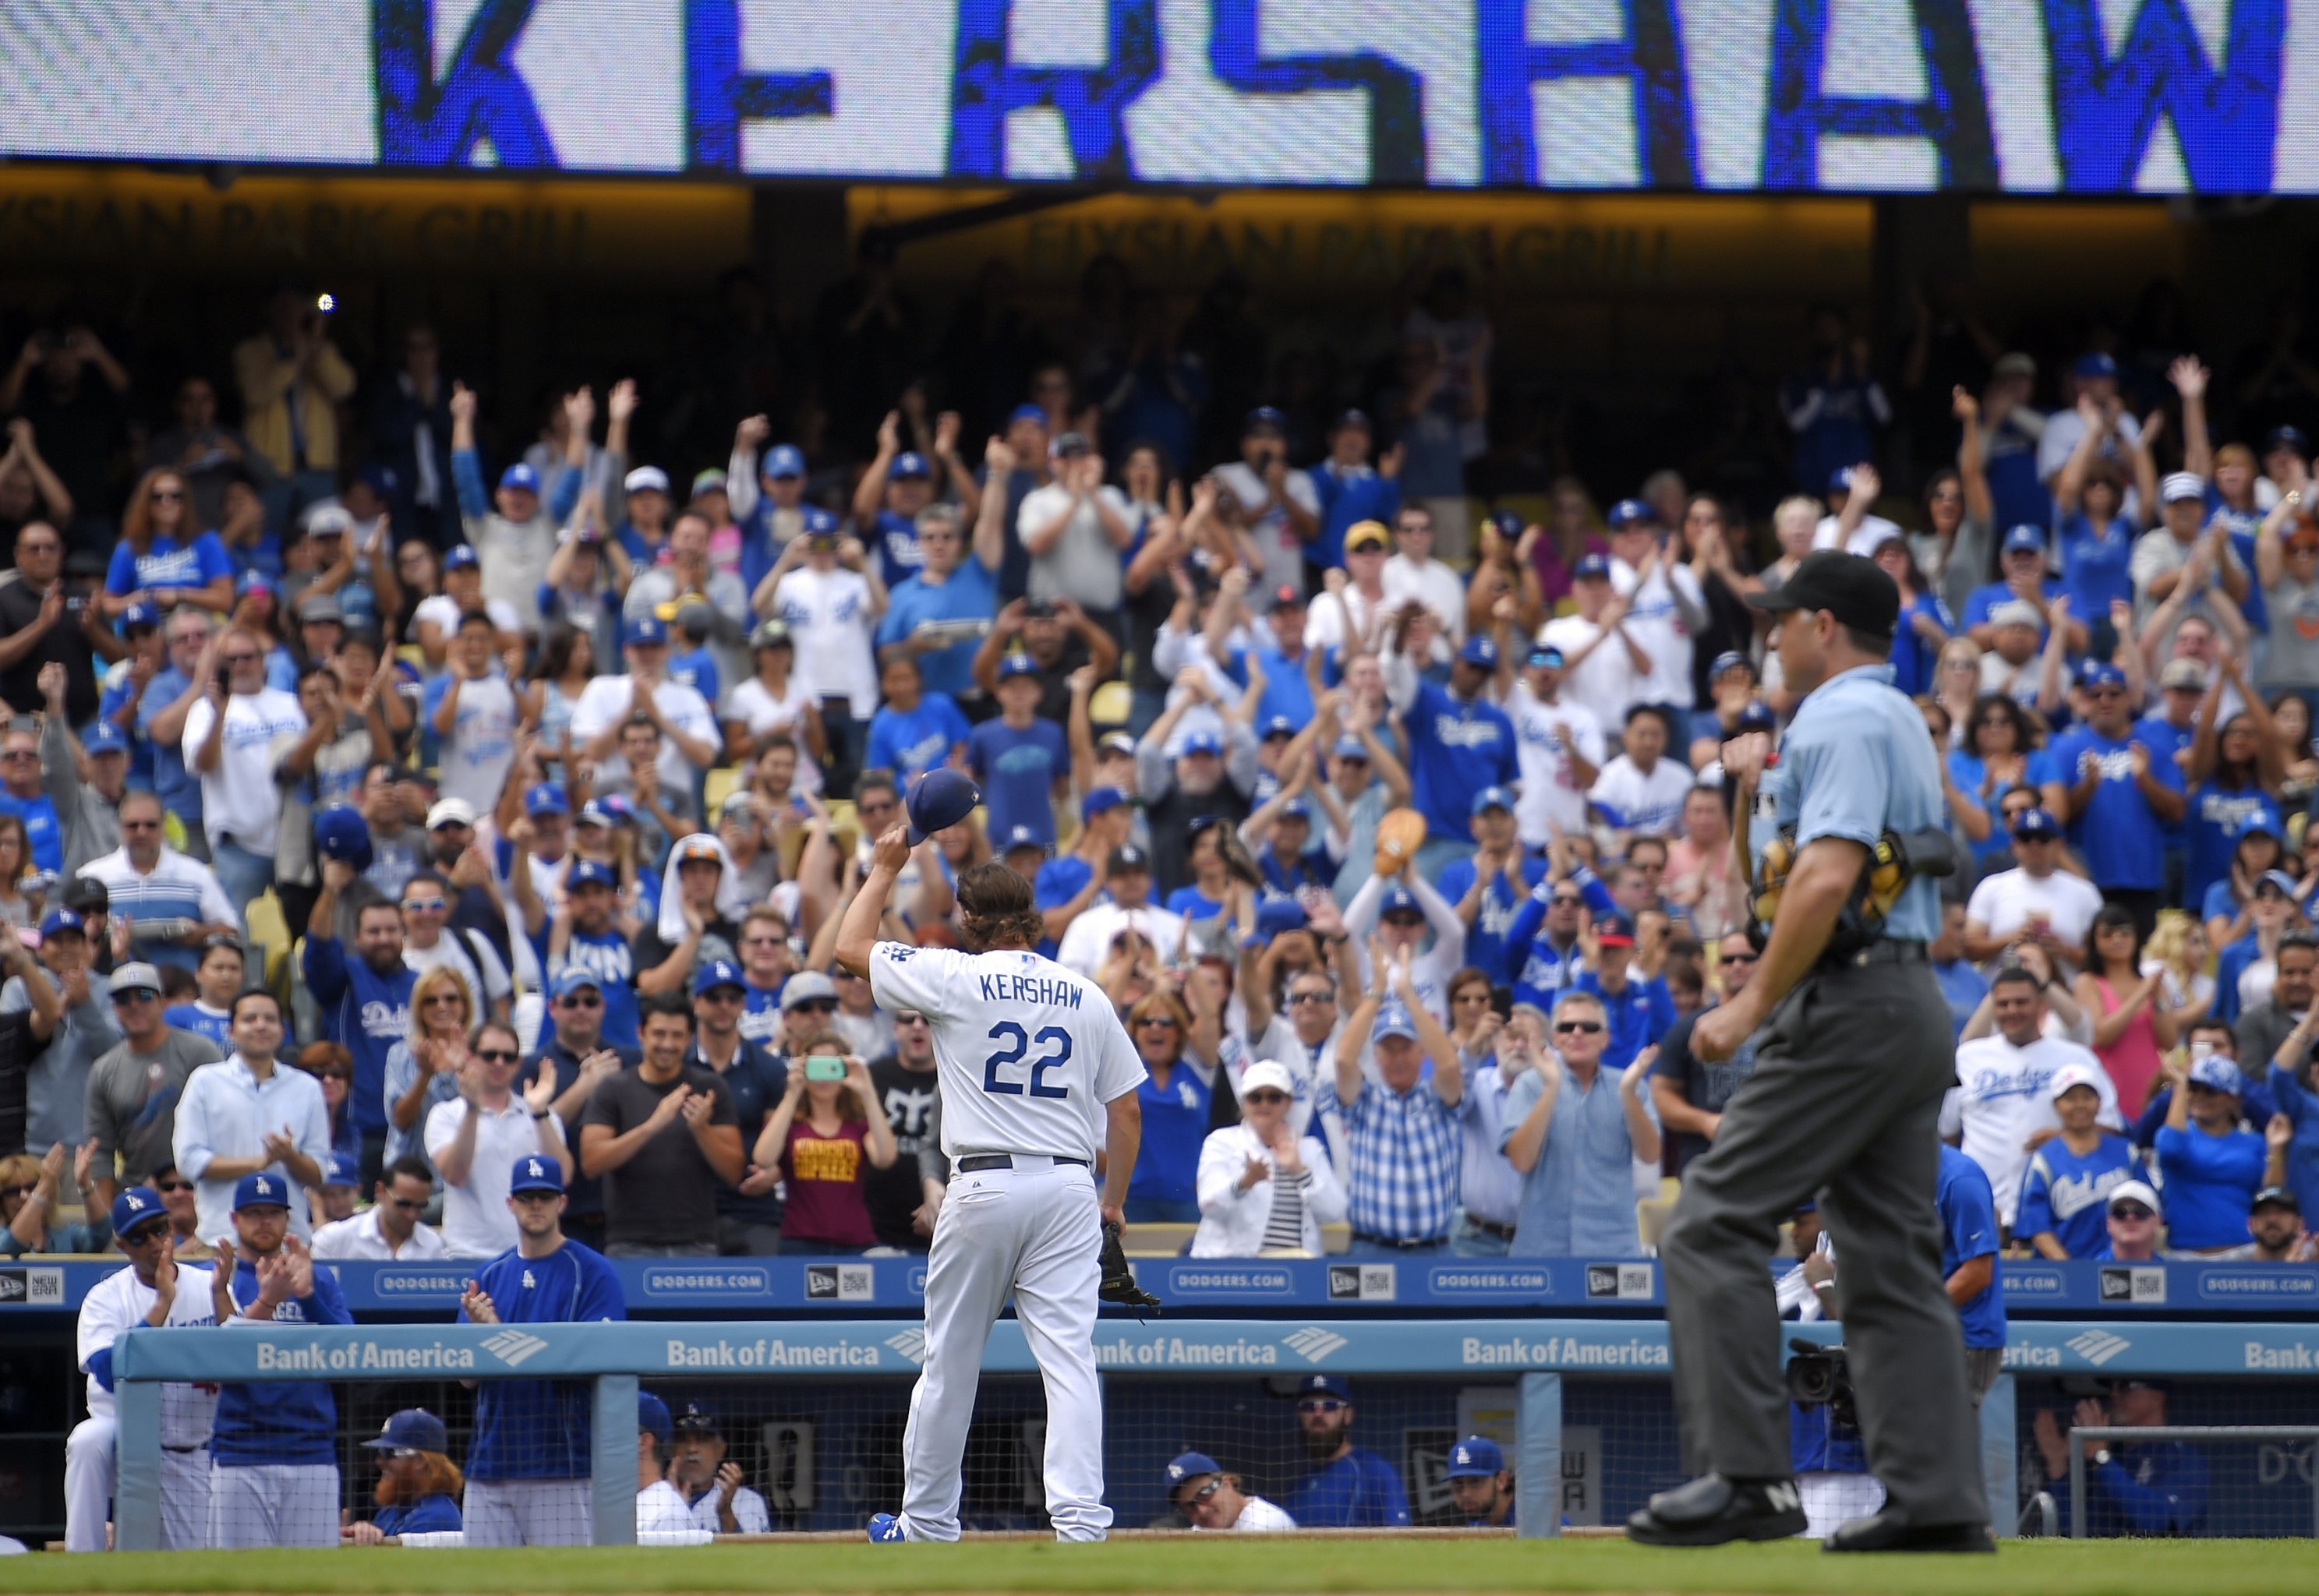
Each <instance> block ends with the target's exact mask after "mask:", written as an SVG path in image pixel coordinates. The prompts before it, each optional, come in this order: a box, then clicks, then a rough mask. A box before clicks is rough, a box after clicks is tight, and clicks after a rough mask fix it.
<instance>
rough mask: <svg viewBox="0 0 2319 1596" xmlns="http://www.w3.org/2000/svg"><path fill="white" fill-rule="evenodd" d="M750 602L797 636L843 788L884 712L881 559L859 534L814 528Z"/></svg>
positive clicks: (833, 777)
mask: <svg viewBox="0 0 2319 1596" xmlns="http://www.w3.org/2000/svg"><path fill="white" fill-rule="evenodd" d="M749 602H750V605H751V607H752V608H753V609H755V611H756V612H757V613H758V614H759V615H762V616H763V617H765V618H767V619H769V620H779V621H781V623H783V624H784V625H786V626H787V627H789V629H790V636H791V637H792V638H794V639H795V640H796V643H797V670H798V678H799V682H800V683H801V684H802V685H803V687H804V688H805V690H806V691H807V692H808V694H810V695H811V696H812V697H813V698H815V699H818V700H819V701H820V703H821V707H822V724H823V726H824V727H825V728H826V731H827V732H828V734H829V743H830V747H829V758H828V760H827V761H826V765H825V768H826V770H827V771H828V774H829V780H830V786H831V789H833V790H835V791H840V792H842V791H844V790H845V789H846V788H848V787H849V786H851V785H852V784H853V777H854V775H855V774H856V773H857V772H858V771H860V770H861V769H862V763H861V751H862V737H863V736H864V735H867V726H868V722H869V719H870V717H871V716H872V715H875V714H876V713H877V712H878V666H877V663H876V660H875V657H874V655H873V654H872V653H871V639H872V637H873V636H874V635H875V634H876V631H877V627H878V621H879V618H880V617H881V616H883V615H884V614H885V613H886V605H887V594H886V584H885V582H884V581H883V580H882V579H881V578H880V576H879V574H878V567H877V562H876V561H874V560H871V559H869V558H867V557H866V556H865V554H864V552H863V550H862V545H861V544H860V543H859V542H858V541H857V540H855V539H853V538H851V537H847V538H844V539H842V540H841V539H840V537H838V535H837V532H836V529H835V527H833V528H831V529H829V530H828V531H818V530H815V529H811V528H808V530H807V531H806V533H805V535H804V536H802V537H797V538H793V539H792V540H790V543H788V544H787V545H785V546H783V547H782V549H781V557H780V558H779V559H777V560H775V561H774V562H773V567H772V569H771V570H770V571H768V572H767V573H765V577H764V580H763V581H762V582H759V583H758V584H757V588H756V591H755V592H754V593H753V594H752V595H750V600H749Z"/></svg>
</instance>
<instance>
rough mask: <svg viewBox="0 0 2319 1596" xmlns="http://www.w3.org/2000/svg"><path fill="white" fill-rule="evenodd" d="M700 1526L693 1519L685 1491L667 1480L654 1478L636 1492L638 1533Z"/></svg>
mask: <svg viewBox="0 0 2319 1596" xmlns="http://www.w3.org/2000/svg"><path fill="white" fill-rule="evenodd" d="M698 1528H700V1526H699V1525H698V1524H695V1523H694V1522H693V1521H692V1509H691V1508H690V1507H689V1506H687V1505H686V1504H685V1500H684V1492H681V1491H679V1490H678V1489H677V1488H676V1487H675V1486H673V1485H672V1484H670V1483H668V1482H667V1481H666V1480H654V1482H653V1483H651V1484H649V1485H647V1486H645V1488H644V1489H643V1490H641V1491H639V1492H636V1533H637V1534H638V1535H644V1534H646V1533H658V1534H663V1535H665V1534H667V1533H668V1532H669V1531H671V1530H677V1529H698Z"/></svg>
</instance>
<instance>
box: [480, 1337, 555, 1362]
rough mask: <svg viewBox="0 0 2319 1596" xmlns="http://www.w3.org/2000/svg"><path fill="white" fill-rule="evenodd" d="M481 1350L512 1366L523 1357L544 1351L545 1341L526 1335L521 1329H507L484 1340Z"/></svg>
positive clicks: (521, 1360) (522, 1359)
mask: <svg viewBox="0 0 2319 1596" xmlns="http://www.w3.org/2000/svg"><path fill="white" fill-rule="evenodd" d="M483 1350H484V1351H486V1352H488V1353H490V1354H491V1355H492V1357H496V1358H498V1359H499V1360H500V1361H501V1363H503V1364H505V1365H507V1366H508V1367H510V1368H514V1367H516V1366H518V1365H519V1364H521V1363H522V1362H523V1361H524V1360H525V1359H527V1358H528V1357H534V1356H535V1355H537V1354H538V1353H542V1352H545V1351H546V1350H547V1343H546V1342H545V1341H543V1340H541V1339H539V1338H538V1337H537V1336H534V1335H527V1334H525V1333H524V1332H523V1331H522V1330H514V1329H509V1330H501V1332H500V1333H499V1334H498V1335H496V1336H493V1337H492V1338H491V1339H489V1340H487V1341H485V1342H484V1343H483Z"/></svg>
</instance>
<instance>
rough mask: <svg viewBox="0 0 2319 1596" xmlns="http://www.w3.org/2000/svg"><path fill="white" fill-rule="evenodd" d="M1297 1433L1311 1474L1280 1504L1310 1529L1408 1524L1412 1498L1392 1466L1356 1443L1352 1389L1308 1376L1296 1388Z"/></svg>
mask: <svg viewBox="0 0 2319 1596" xmlns="http://www.w3.org/2000/svg"><path fill="white" fill-rule="evenodd" d="M1296 1429H1297V1432H1298V1434H1299V1435H1300V1436H1301V1437H1302V1438H1303V1439H1304V1456H1307V1457H1309V1458H1311V1459H1312V1460H1313V1472H1312V1473H1311V1474H1306V1475H1305V1476H1304V1479H1303V1480H1302V1481H1301V1482H1299V1483H1298V1484H1297V1486H1296V1489H1295V1490H1294V1491H1292V1492H1289V1493H1288V1500H1287V1501H1284V1502H1282V1503H1281V1504H1280V1505H1281V1506H1282V1507H1283V1508H1285V1509H1286V1510H1287V1512H1288V1516H1289V1517H1290V1518H1292V1519H1295V1520H1296V1522H1297V1523H1298V1524H1299V1525H1301V1526H1303V1527H1304V1528H1307V1529H1378V1528H1390V1527H1392V1526H1394V1525H1396V1524H1406V1523H1408V1522H1409V1496H1408V1493H1407V1492H1404V1491H1403V1489H1402V1485H1401V1474H1400V1472H1399V1471H1398V1470H1396V1469H1395V1468H1394V1466H1393V1465H1392V1464H1390V1463H1387V1462H1386V1461H1385V1459H1384V1458H1382V1457H1380V1456H1377V1455H1376V1453H1375V1452H1372V1451H1370V1450H1369V1449H1368V1448H1367V1447H1356V1446H1355V1445H1353V1437H1352V1429H1353V1393H1352V1388H1351V1387H1350V1386H1349V1385H1347V1384H1345V1382H1344V1381H1342V1380H1340V1379H1339V1378H1338V1377H1337V1376H1336V1375H1306V1376H1305V1377H1304V1384H1301V1385H1299V1386H1298V1387H1297V1388H1296Z"/></svg>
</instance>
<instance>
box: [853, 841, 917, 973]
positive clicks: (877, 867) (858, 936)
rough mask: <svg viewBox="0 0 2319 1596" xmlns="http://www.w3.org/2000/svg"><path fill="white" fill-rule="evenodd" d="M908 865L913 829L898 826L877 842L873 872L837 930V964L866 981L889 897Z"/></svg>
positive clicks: (873, 859) (872, 865)
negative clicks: (911, 830)
mask: <svg viewBox="0 0 2319 1596" xmlns="http://www.w3.org/2000/svg"><path fill="white" fill-rule="evenodd" d="M909 862H910V828H909V827H908V826H907V825H895V826H893V827H892V828H891V829H889V831H888V832H887V833H886V834H885V835H884V836H882V837H880V838H879V839H878V845H877V850H876V852H875V853H874V854H873V855H872V856H871V861H870V873H869V874H868V875H866V876H864V877H862V887H861V889H860V890H859V891H857V892H855V893H854V895H853V901H852V902H851V903H848V904H847V905H846V906H845V916H844V919H843V920H842V921H841V922H840V923H839V924H838V927H837V962H838V963H839V965H841V966H842V967H844V969H847V970H850V971H852V972H853V974H855V975H858V976H861V977H863V978H868V976H869V974H870V955H871V951H872V950H873V949H875V948H876V947H877V945H878V927H879V925H880V923H881V922H882V921H883V920H884V919H885V915H886V898H887V897H888V895H889V894H890V893H891V892H892V891H893V890H894V882H895V880H896V879H898V878H899V877H900V875H901V873H902V868H903V867H904V866H905V865H907V864H908V863H909Z"/></svg>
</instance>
